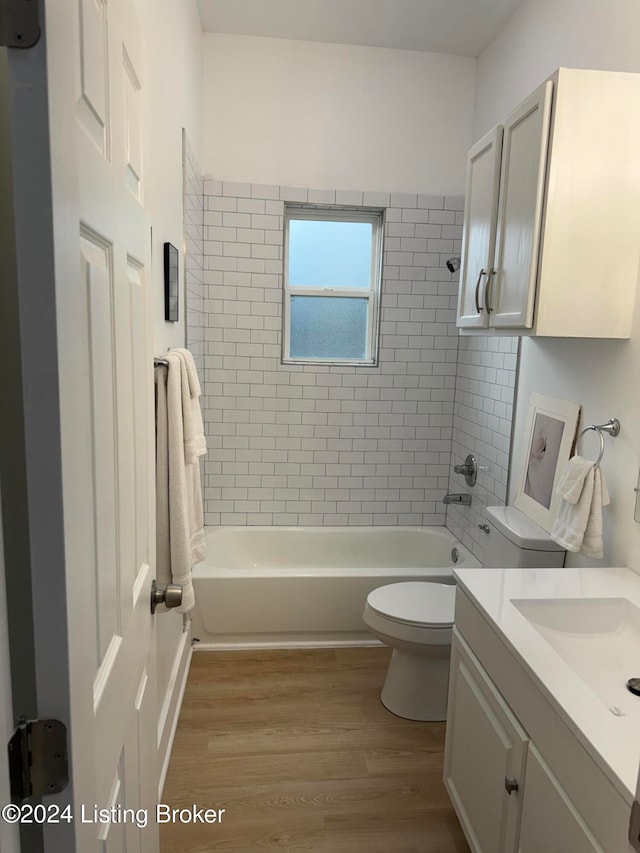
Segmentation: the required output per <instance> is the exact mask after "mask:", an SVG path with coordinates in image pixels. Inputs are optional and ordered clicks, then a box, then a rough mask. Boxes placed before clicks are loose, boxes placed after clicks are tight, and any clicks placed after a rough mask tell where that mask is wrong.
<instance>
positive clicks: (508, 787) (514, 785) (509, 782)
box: [504, 777, 518, 796]
mask: <svg viewBox="0 0 640 853" xmlns="http://www.w3.org/2000/svg"><path fill="white" fill-rule="evenodd" d="M504 789H505V791H506V792H507V794H509V796H511V794H513V792H514V791H517V790H518V782H517V780H516V779H508V778H507V777H505V780H504Z"/></svg>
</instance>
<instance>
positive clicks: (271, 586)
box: [193, 527, 480, 649]
mask: <svg viewBox="0 0 640 853" xmlns="http://www.w3.org/2000/svg"><path fill="white" fill-rule="evenodd" d="M206 537H207V554H208V557H207V560H206V562H205V563H203V564H201V565H199V566H197V567H196V568H195V569H194V588H195V593H196V602H197V604H196V609H195V610H194V613H193V630H194V636H195V637H197V638H198V640H199V644H198V645H199V647H200V648H210V649H242V648H278V647H281V648H284V647H286V648H296V647H299V648H304V647H314V646H337V645H358V646H361V645H368V644H375V643H376V642H377V641H376V640H375V639H373V637H372V635H371V633H370V631H369V630H367V626H366V625H365V624H364V623H363V619H362V612H363V607H364V603H365V602H366V600H367V596H368V595H369V593H371V592H372V591H373V590H374V589H377V588H378V587H382V586H385V585H387V584H391V583H398V582H401V581H430V582H432V583H439V584H453V582H454V581H453V566H454V565H457V566H459V567H460V566H464V567H472V566H479V565H480V564H479V563H478V561H477V560H476V559H475V558H474V557H473V555H472V554H471V553H470V552H469V551H468V550H467V549H466V548H465V547H464V546H463V545H462V544H461V543H460V542H459V541H458V540H457V539H456V538H455V537H454V536H453V535H452V534H451V533H449V531H448V530H446V529H445V528H444V527H212V528H208V530H207V533H206Z"/></svg>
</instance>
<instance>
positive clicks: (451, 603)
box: [367, 581, 456, 628]
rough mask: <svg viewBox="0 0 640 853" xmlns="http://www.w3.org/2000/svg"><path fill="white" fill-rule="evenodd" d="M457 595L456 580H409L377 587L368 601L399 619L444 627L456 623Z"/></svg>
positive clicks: (379, 610) (379, 611) (382, 614)
mask: <svg viewBox="0 0 640 853" xmlns="http://www.w3.org/2000/svg"><path fill="white" fill-rule="evenodd" d="M455 597H456V588H455V586H454V584H445V583H431V582H426V581H415V582H414V581H407V582H405V583H391V584H388V585H387V586H381V587H378V589H374V590H373V592H370V593H369V595H368V596H367V604H368V605H369V607H370V608H371V609H372V610H375V611H376V613H379V614H380V615H381V616H386V617H387V618H388V619H394V620H395V621H396V622H407V623H409V624H411V625H425V626H426V627H429V628H444V627H450V626H451V625H453V616H454V611H455Z"/></svg>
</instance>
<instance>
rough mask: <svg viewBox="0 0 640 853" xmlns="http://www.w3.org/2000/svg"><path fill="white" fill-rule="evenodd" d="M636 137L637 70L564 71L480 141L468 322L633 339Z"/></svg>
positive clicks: (470, 233)
mask: <svg viewBox="0 0 640 853" xmlns="http://www.w3.org/2000/svg"><path fill="white" fill-rule="evenodd" d="M639 136H640V75H638V74H625V73H618V72H600V71H583V70H572V69H566V68H561V69H559V70H558V71H557V72H556V73H555V74H554V75H553V77H552V78H551V79H550V80H548V81H547V82H546V83H544V84H543V85H542V86H541V87H540V88H539V89H537V90H536V91H535V92H534V93H533V94H532V95H530V96H529V97H528V98H527V99H526V100H525V101H523V102H522V103H521V104H520V105H519V106H518V107H517V108H516V109H515V110H514V111H513V112H512V113H511V114H510V115H509V116H508V117H507V118H506V120H505V121H504V123H503V124H501V125H498V126H497V127H496V128H494V130H492V131H491V132H490V133H489V134H487V135H486V136H485V137H483V139H481V140H480V141H479V142H478V143H476V145H474V146H473V148H472V149H471V151H470V152H469V157H468V169H467V189H466V193H467V195H466V198H467V201H466V207H465V218H464V232H463V241H462V257H461V271H460V289H459V301H458V326H459V327H460V328H461V329H462V330H464V331H465V332H468V333H470V334H473V333H476V334H477V333H483V334H487V333H491V334H500V333H502V334H509V335H513V334H534V335H541V336H555V337H594V338H626V337H629V334H630V330H631V317H632V313H633V305H634V300H635V292H636V287H637V282H638V264H639V261H640V246H639V244H638V239H637V234H638V233H639V232H640V178H639V177H638V169H637V162H638V159H637V158H638V153H637V139H638V137H639ZM634 140H635V141H634Z"/></svg>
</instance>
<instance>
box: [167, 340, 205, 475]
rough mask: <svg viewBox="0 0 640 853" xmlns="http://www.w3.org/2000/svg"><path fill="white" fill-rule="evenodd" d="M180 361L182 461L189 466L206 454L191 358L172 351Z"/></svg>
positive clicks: (194, 370) (177, 350) (198, 384)
mask: <svg viewBox="0 0 640 853" xmlns="http://www.w3.org/2000/svg"><path fill="white" fill-rule="evenodd" d="M171 352H172V353H177V355H179V356H180V358H181V359H182V414H183V419H184V461H185V464H187V465H191V464H193V463H194V462H196V460H197V458H198V456H204V455H205V453H206V452H207V440H206V438H205V437H204V426H203V423H202V411H201V409H200V395H201V393H202V391H201V388H200V380H199V379H198V371H197V370H196V365H195V362H194V360H193V356H192V355H191V353H190V352H189V350H188V349H180V348H176V349H172V350H171Z"/></svg>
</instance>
